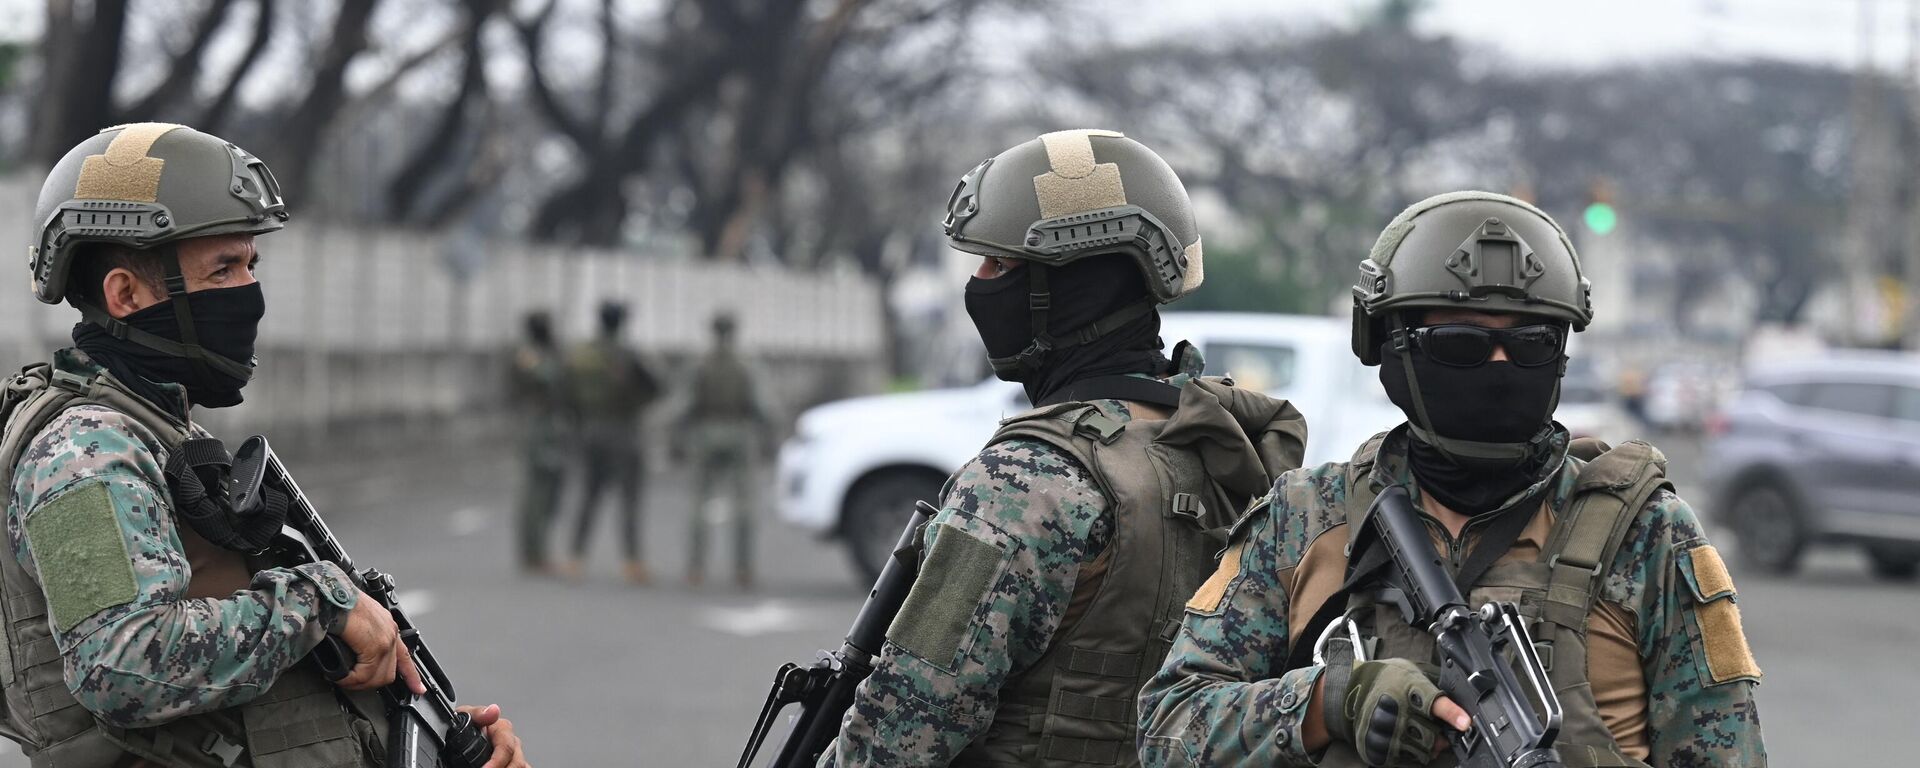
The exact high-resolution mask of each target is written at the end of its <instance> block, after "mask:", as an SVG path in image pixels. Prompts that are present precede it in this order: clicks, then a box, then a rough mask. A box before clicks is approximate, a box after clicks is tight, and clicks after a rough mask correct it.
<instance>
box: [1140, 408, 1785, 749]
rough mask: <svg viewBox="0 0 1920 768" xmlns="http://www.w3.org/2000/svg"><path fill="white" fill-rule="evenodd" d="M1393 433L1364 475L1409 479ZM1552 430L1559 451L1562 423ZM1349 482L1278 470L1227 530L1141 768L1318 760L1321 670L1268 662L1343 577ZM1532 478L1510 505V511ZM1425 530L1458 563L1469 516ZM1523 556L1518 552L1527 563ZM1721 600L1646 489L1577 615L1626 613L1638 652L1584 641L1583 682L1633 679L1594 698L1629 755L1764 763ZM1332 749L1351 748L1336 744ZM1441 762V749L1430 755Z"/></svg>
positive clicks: (1469, 538) (1155, 714) (1566, 494)
mask: <svg viewBox="0 0 1920 768" xmlns="http://www.w3.org/2000/svg"><path fill="white" fill-rule="evenodd" d="M1404 429H1405V428H1404V427H1403V428H1402V429H1401V430H1398V431H1396V432H1395V433H1392V434H1391V435H1390V436H1389V437H1388V438H1387V441H1386V443H1385V446H1384V447H1383V448H1382V449H1381V451H1380V453H1379V461H1378V462H1377V463H1376V464H1375V466H1374V467H1373V470H1372V472H1373V473H1374V477H1376V478H1378V479H1380V480H1381V481H1384V482H1386V483H1388V484H1395V483H1407V484H1411V482H1412V473H1411V470H1410V469H1408V467H1407V466H1406V464H1405V461H1404V458H1403V457H1404V451H1405V436H1404ZM1558 439H1559V440H1560V445H1561V448H1562V449H1563V450H1564V447H1565V437H1564V432H1562V433H1561V436H1560V437H1559V438H1558ZM1564 460H1565V462H1566V464H1565V466H1564V467H1563V468H1562V469H1561V471H1560V472H1558V473H1557V474H1554V475H1551V476H1550V477H1549V478H1548V479H1547V480H1543V481H1541V482H1542V484H1551V493H1550V494H1549V495H1548V496H1547V505H1548V510H1549V514H1553V515H1558V514H1560V513H1562V512H1564V511H1565V510H1566V509H1567V506H1568V502H1569V499H1570V497H1571V496H1572V494H1573V488H1574V482H1575V478H1576V475H1577V474H1578V472H1579V470H1580V468H1581V467H1582V466H1583V463H1582V462H1581V461H1580V460H1579V459H1577V458H1573V457H1566V458H1565V459H1564ZM1351 482H1352V481H1351V479H1350V468H1349V465H1348V464H1347V463H1345V462H1339V463H1330V464H1325V465H1322V466H1320V467H1317V468H1313V469H1302V470H1296V471H1293V472H1289V473H1287V474H1286V475H1284V476H1283V477H1282V478H1281V479H1280V481H1279V482H1278V483H1276V484H1275V486H1274V490H1273V492H1272V493H1271V494H1270V495H1268V496H1267V498H1266V499H1265V501H1264V502H1263V503H1262V504H1261V505H1260V506H1258V507H1256V508H1255V510H1254V511H1253V513H1252V514H1250V515H1249V517H1248V518H1246V519H1245V520H1243V521H1242V523H1241V524H1240V525H1239V526H1238V527H1237V529H1236V531H1235V532H1234V535H1233V537H1232V540H1231V542H1232V543H1231V545H1230V547H1229V549H1228V550H1227V553H1226V559H1225V560H1224V561H1223V562H1222V564H1221V569H1220V571H1219V572H1218V573H1216V574H1215V576H1214V579H1213V580H1211V581H1209V582H1208V584H1207V585H1206V586H1205V587H1203V588H1202V589H1201V590H1200V592H1199V593H1198V594H1196V596H1195V598H1194V602H1193V603H1190V604H1189V605H1188V615H1187V619H1186V622H1185V625H1184V626H1183V627H1182V628H1181V631H1180V635H1179V637H1178V639H1177V640H1176V641H1175V644H1174V646H1173V651H1172V653H1171V654H1169V656H1168V657H1167V659H1166V662H1165V664H1164V666H1163V667H1162V668H1161V670H1160V672H1159V674H1158V675H1157V676H1155V677H1154V679H1153V681H1152V682H1150V683H1149V684H1148V685H1147V687H1146V689H1145V690H1144V691H1143V692H1142V697H1141V702H1140V721H1141V728H1142V745H1141V747H1142V760H1143V763H1145V764H1146V765H1165V766H1180V765H1202V766H1204V765H1316V764H1317V761H1318V760H1319V759H1320V758H1321V756H1320V755H1314V754H1309V753H1308V752H1306V751H1305V748H1304V746H1303V741H1302V730H1301V728H1302V725H1303V720H1304V718H1305V716H1306V713H1307V711H1308V703H1309V701H1310V699H1311V698H1312V692H1313V688H1314V684H1315V682H1316V681H1317V680H1318V679H1319V678H1320V676H1321V672H1322V670H1323V669H1324V667H1322V666H1319V665H1313V666H1308V667H1305V668H1301V669H1295V670H1291V671H1288V670H1284V669H1281V668H1279V667H1280V665H1282V664H1283V663H1284V660H1285V659H1287V658H1288V654H1289V651H1290V649H1291V648H1292V646H1293V644H1295V643H1303V642H1304V643H1312V642H1313V641H1314V638H1310V637H1301V636H1300V633H1301V632H1302V630H1303V627H1300V626H1297V624H1298V623H1300V622H1304V621H1305V617H1307V616H1310V615H1312V614H1313V613H1314V612H1315V611H1317V610H1318V609H1319V607H1320V604H1321V603H1323V602H1324V601H1325V600H1326V599H1327V597H1328V595H1329V594H1330V593H1331V592H1332V587H1337V585H1338V584H1339V581H1340V578H1341V576H1343V575H1344V570H1345V567H1346V554H1345V552H1344V547H1345V543H1346V540H1347V529H1348V527H1349V526H1348V520H1349V517H1348V514H1349V509H1348V506H1349V504H1350V502H1351V500H1352V499H1353V498H1354V496H1355V495H1356V494H1357V493H1359V489H1356V488H1353V487H1351ZM1409 487H1412V486H1411V485H1410V486H1409ZM1539 487H1540V484H1536V486H1535V488H1534V489H1528V490H1527V491H1523V492H1521V493H1520V494H1518V495H1516V496H1515V497H1514V498H1513V499H1509V501H1508V502H1507V504H1508V506H1509V507H1510V506H1511V505H1512V504H1513V503H1514V502H1515V501H1516V500H1518V499H1519V498H1524V497H1526V496H1528V495H1530V494H1531V492H1532V491H1533V490H1535V489H1537V488H1539ZM1414 492H1415V493H1416V494H1417V493H1418V489H1417V487H1415V488H1414ZM1416 502H1417V498H1416ZM1361 503H1364V502H1361ZM1416 508H1418V504H1417V503H1416ZM1493 516H1494V515H1487V516H1483V517H1484V518H1491V517H1493ZM1478 519H1481V518H1476V520H1478ZM1548 522H1549V521H1542V520H1536V525H1544V524H1546V523H1548ZM1429 527H1430V528H1433V529H1435V530H1434V533H1435V539H1436V541H1435V544H1436V547H1437V548H1438V549H1439V551H1440V553H1441V554H1442V556H1443V558H1445V560H1446V562H1447V565H1448V568H1449V570H1450V571H1451V570H1453V569H1457V568H1458V567H1459V564H1460V561H1461V559H1462V558H1463V557H1464V554H1463V553H1464V552H1467V551H1471V549H1472V546H1473V543H1474V540H1475V539H1476V538H1477V534H1478V531H1477V526H1475V525H1474V524H1473V523H1469V527H1468V528H1466V529H1464V530H1463V531H1462V537H1461V540H1460V541H1452V540H1451V537H1450V536H1448V535H1447V534H1446V532H1445V529H1444V527H1443V526H1441V525H1440V524H1439V523H1438V522H1437V521H1433V520H1431V519H1429ZM1537 554H1538V550H1537V549H1536V550H1532V551H1530V552H1528V556H1527V557H1526V558H1525V559H1528V560H1531V559H1532V557H1533V556H1537ZM1506 562H1508V561H1507V560H1504V559H1503V560H1502V561H1500V563H1497V564H1496V565H1495V571H1497V570H1498V569H1500V568H1501V565H1502V564H1505V563H1506ZM1495 571H1489V574H1492V573H1494V572H1495ZM1328 576H1331V581H1329V580H1328V578H1327V577H1328ZM1486 581H1487V579H1483V580H1482V582H1483V583H1485V582H1486ZM1309 584H1312V585H1314V586H1311V587H1306V588H1303V589H1302V590H1301V591H1302V592H1307V591H1311V592H1314V593H1315V594H1293V593H1292V591H1291V590H1292V588H1293V587H1294V586H1295V585H1309ZM1329 585H1331V586H1329ZM1733 596H1734V593H1733V586H1732V582H1731V581H1730V580H1727V579H1726V578H1725V569H1724V566H1722V565H1720V564H1719V558H1718V556H1717V554H1714V553H1713V550H1712V549H1711V547H1710V546H1709V545H1708V543H1707V539H1706V534H1705V532H1704V530H1703V529H1702V527H1701V525H1700V521H1699V518H1698V517H1697V516H1696V515H1695V514H1694V512H1693V509H1692V508H1691V507H1689V506H1687V504H1686V502H1684V501H1682V500H1681V499H1680V498H1679V497H1678V496H1677V495H1675V494H1674V493H1673V492H1672V491H1670V490H1666V489H1661V490H1659V491H1657V492H1655V493H1654V495H1653V496H1652V498H1651V499H1650V500H1649V501H1648V502H1647V503H1646V505H1645V506H1644V508H1642V509H1641V510H1640V511H1639V514H1638V515H1637V516H1636V518H1635V519H1634V520H1633V522H1632V523H1631V525H1630V527H1629V528H1628V529H1627V532H1626V535H1625V538H1624V540H1623V544H1622V546H1621V547H1620V549H1619V550H1618V553H1617V555H1616V556H1615V557H1614V558H1613V561H1612V563H1611V564H1610V566H1609V567H1608V568H1607V571H1606V575H1605V577H1604V579H1603V580H1602V581H1601V582H1600V592H1599V593H1598V597H1599V599H1600V601H1601V603H1600V604H1598V605H1596V606H1595V610H1594V613H1593V619H1592V620H1590V621H1591V622H1592V625H1593V627H1594V628H1593V629H1592V630H1590V637H1591V636H1597V635H1599V634H1601V633H1602V632H1603V630H1602V628H1601V625H1602V624H1603V623H1611V624H1619V622H1607V621H1604V620H1603V614H1605V615H1611V616H1621V617H1624V619H1625V621H1624V626H1625V628H1626V631H1627V632H1628V633H1629V634H1630V636H1631V644H1632V646H1634V647H1635V648H1636V649H1637V660H1638V665H1637V667H1638V668H1637V669H1634V668H1632V667H1633V666H1634V665H1633V664H1631V663H1629V664H1627V665H1626V666H1627V667H1628V668H1627V669H1624V670H1621V669H1612V670H1603V669H1602V666H1603V664H1604V662H1602V661H1601V660H1600V657H1601V651H1599V650H1598V645H1596V646H1595V648H1596V650H1595V651H1593V655H1591V656H1589V664H1588V676H1589V677H1590V678H1593V684H1594V686H1595V687H1596V688H1599V687H1602V686H1606V687H1610V688H1613V689H1620V688H1623V687H1624V688H1626V689H1629V690H1633V689H1635V688H1634V686H1635V685H1636V684H1637V685H1639V686H1640V687H1639V688H1638V690H1643V691H1644V696H1643V698H1642V697H1635V698H1636V699H1639V700H1640V701H1636V702H1625V703H1616V704H1615V705H1614V706H1612V707H1609V706H1608V705H1607V703H1606V702H1605V701H1604V699H1606V698H1608V697H1604V696H1603V697H1602V698H1603V702H1602V705H1601V715H1602V717H1603V719H1605V720H1606V721H1607V722H1606V726H1607V727H1608V728H1609V729H1610V730H1611V731H1612V734H1613V736H1614V738H1615V741H1617V742H1618V743H1619V745H1620V747H1621V748H1622V749H1623V750H1624V751H1625V752H1626V753H1627V754H1629V755H1631V756H1632V757H1633V758H1635V759H1639V760H1644V761H1645V762H1647V763H1649V764H1651V765H1654V766H1661V767H1663V768H1664V767H1668V766H1673V767H1678V766H1702V767H1704V766H1762V765H1765V763H1766V754H1765V751H1764V749H1763V748H1762V746H1761V739H1760V721H1759V712H1758V710H1757V709H1756V707H1755V704H1754V686H1755V685H1756V684H1757V683H1758V681H1759V676H1760V670H1759V668H1758V666H1757V665H1755V664H1754V662H1753V659H1752V656H1751V655H1750V654H1749V653H1748V652H1747V650H1746V641H1745V639H1744V637H1743V636H1741V635H1740V629H1739V618H1738V612H1737V609H1736V608H1735V607H1734V605H1733ZM1470 599H1471V601H1472V602H1475V603H1476V605H1477V604H1478V602H1479V601H1481V600H1484V599H1487V596H1486V595H1484V594H1482V593H1481V592H1480V591H1478V590H1476V591H1475V592H1474V594H1473V595H1471V596H1470ZM1499 599H1512V596H1511V595H1507V596H1501V597H1500V598H1499ZM1596 642H1598V640H1597V639H1596ZM1710 649H1711V652H1712V653H1713V656H1712V657H1711V658H1710V657H1709V651H1710ZM1629 658H1631V657H1629ZM1623 672H1624V673H1625V675H1624V680H1623V676H1622V673H1623ZM1603 678H1605V679H1603ZM1562 698H1563V700H1565V698H1566V694H1564V693H1563V694H1562ZM1641 701H1643V703H1640V702H1641ZM1635 704H1637V706H1635ZM1332 746H1333V748H1336V749H1340V748H1345V749H1347V750H1348V754H1350V753H1351V750H1350V747H1345V746H1344V745H1342V744H1340V743H1339V742H1337V741H1336V743H1335V744H1334V745H1332ZM1563 757H1569V756H1568V755H1567V754H1566V753H1565V752H1563ZM1452 761H1453V758H1452V755H1451V753H1450V752H1447V753H1443V755H1442V757H1441V758H1439V759H1438V760H1436V762H1435V764H1436V765H1451V764H1452ZM1569 764H1570V765H1572V764H1577V763H1576V762H1575V761H1573V760H1569Z"/></svg>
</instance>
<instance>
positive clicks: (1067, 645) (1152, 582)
mask: <svg viewBox="0 0 1920 768" xmlns="http://www.w3.org/2000/svg"><path fill="white" fill-rule="evenodd" d="M945 228H946V234H947V237H948V238H949V240H950V241H951V242H952V244H953V246H954V247H955V248H958V249H961V250H963V251H967V252H970V253H974V254H978V255H980V256H982V257H983V258H982V260H981V263H980V267H979V269H978V271H976V272H975V274H974V276H973V279H971V280H969V281H968V283H967V286H966V292H965V299H966V308H967V314H968V315H969V316H971V317H972V319H973V322H974V325H975V327H976V328H977V329H978V330H979V332H980V338H981V340H982V341H984V342H985V344H986V349H987V354H988V360H989V362H990V363H991V364H992V366H993V369H994V373H995V374H996V375H997V376H999V377H1000V378H1002V379H1006V380H1009V381H1017V382H1020V383H1021V384H1022V385H1024V386H1025V388H1026V391H1027V395H1028V397H1029V398H1030V399H1031V401H1032V402H1033V403H1034V404H1035V405H1036V406H1038V407H1037V408H1035V409H1033V410H1030V411H1027V412H1025V413H1022V414H1019V415H1016V416H1014V417H1012V418H1009V419H1007V420H1006V421H1003V422H1001V425H1000V429H999V430H998V432H996V433H995V434H994V436H993V437H992V439H990V440H989V441H988V443H987V446H986V447H985V448H984V449H982V450H981V452H980V454H979V455H978V456H977V457H975V458H974V459H973V460H971V461H969V462H968V463H967V465H966V466H964V467H962V468H961V469H960V471H959V472H958V473H957V474H955V475H954V476H953V477H952V479H950V480H949V481H948V484H947V489H946V490H945V492H944V494H943V499H942V504H943V507H942V509H941V510H940V513H939V514H938V515H937V516H936V517H935V518H934V519H933V521H932V522H931V523H930V524H929V525H928V526H927V527H926V530H925V532H924V534H923V535H922V542H921V546H922V554H921V558H920V570H919V573H918V577H917V579H916V580H915V582H914V584H913V589H912V591H911V593H910V595H909V597H908V598H907V601H906V603H905V605H904V606H903V607H902V608H901V610H900V613H899V615H898V616H897V618H895V619H894V621H893V623H892V625H891V627H889V629H888V631H887V641H886V643H885V644H884V646H883V649H882V651H881V654H880V657H879V659H878V662H877V664H876V666H875V669H874V672H873V675H872V676H871V677H869V678H868V679H867V680H866V681H864V682H863V683H862V684H861V686H860V688H859V690H858V692H857V693H856V694H855V698H854V702H853V705H852V708H851V709H850V710H849V711H848V714H847V717H846V720H845V721H844V723H843V724H842V729H841V732H840V737H839V740H838V741H837V742H835V744H834V745H833V747H832V748H831V749H829V750H828V751H827V753H826V754H825V755H824V756H823V757H822V760H821V764H822V765H837V766H875V765H885V766H892V765H949V764H953V765H1062V766H1064V765H1070V764H1083V763H1090V764H1095V765H1134V764H1137V761H1136V759H1135V750H1134V738H1135V736H1134V727H1133V724H1132V717H1131V716H1130V713H1131V712H1132V711H1133V706H1134V697H1135V695H1136V692H1137V691H1139V689H1140V685H1141V684H1142V683H1143V682H1145V681H1146V678H1147V676H1148V675H1149V674H1151V673H1152V672H1153V668H1154V662H1155V661H1156V660H1157V659H1159V658H1161V657H1162V656H1163V655H1164V653H1165V651H1166V648H1167V642H1168V640H1169V639H1170V638H1171V636H1172V629H1173V627H1174V626H1175V625H1176V624H1177V623H1178V621H1179V616H1180V604H1181V601H1183V600H1185V599H1186V595H1188V594H1191V593H1192V591H1193V588H1194V587H1195V586H1197V585H1198V584H1199V583H1200V581H1201V579H1202V578H1204V577H1205V574H1206V572H1207V571H1208V569H1210V568H1211V566H1212V562H1213V561H1212V554H1213V553H1214V552H1216V551H1218V550H1219V546H1220V545H1219V541H1220V537H1222V536H1223V535H1224V528H1225V527H1226V525H1227V524H1228V522H1229V521H1230V520H1231V519H1232V516H1233V514H1234V513H1235V512H1237V511H1238V510H1240V509H1243V508H1244V506H1245V505H1246V504H1247V503H1249V502H1250V501H1251V500H1252V499H1253V498H1254V497H1256V496H1257V495H1258V494H1260V493H1263V492H1265V490H1266V489H1267V487H1268V486H1269V484H1270V483H1271V482H1272V480H1273V478H1274V477H1275V476H1276V475H1277V474H1278V473H1279V472H1281V471H1283V470H1285V469H1289V468H1292V467H1295V466H1298V465H1299V463H1300V457H1301V455H1302V453H1303V451H1304V450H1305V441H1306V425H1305V423H1304V422H1303V421H1302V420H1301V418H1300V415H1299V413H1298V412H1297V411H1295V410H1294V408H1293V407H1292V406H1291V405H1289V404H1287V403H1286V402H1284V401H1279V400H1274V399H1271V398H1268V397H1266V396H1264V395H1260V394H1256V393H1253V392H1249V391H1246V390H1242V389H1237V388H1235V387H1233V386H1232V385H1231V383H1230V382H1226V381H1222V380H1219V379H1199V378H1196V375H1197V374H1198V372H1199V371H1198V368H1199V365H1198V359H1197V358H1198V355H1197V354H1194V353H1191V351H1190V350H1191V347H1190V346H1189V345H1186V344H1184V343H1182V344H1181V345H1180V346H1178V347H1176V348H1175V350H1176V351H1175V354H1174V360H1179V361H1181V362H1180V364H1178V365H1176V363H1174V362H1171V361H1169V359H1168V358H1167V356H1166V355H1165V354H1164V353H1163V352H1162V349H1163V347H1162V345H1161V340H1160V315H1159V310H1158V305H1160V304H1163V303H1166V302H1170V301H1173V300H1174V299H1177V298H1179V297H1181V296H1184V295H1186V294H1187V293H1189V292H1191V291H1193V290H1194V289H1195V288H1197V287H1199V285H1200V282H1201V279H1202V277H1203V272H1202V264H1201V251H1200V236H1199V232H1198V230H1197V228H1196V226H1195V224H1194V219H1193V211H1192V208H1191V207H1190V205H1189V203H1188V200H1187V193H1186V189H1185V188H1184V187H1182V186H1181V184H1180V179H1179V178H1178V177H1176V176H1175V175H1174V173H1173V169H1172V168H1169V167H1168V166H1167V164H1166V161H1164V160H1162V159H1161V158H1160V157H1159V156H1158V155H1156V154H1154V153H1153V151H1152V150H1149V149H1147V148H1146V147H1145V146H1142V145H1141V144H1139V143H1138V142H1135V141H1133V140H1131V139H1128V138H1125V137H1123V136H1121V135H1120V134H1118V133H1114V132H1112V131H1090V130H1077V131H1060V132H1056V133H1049V134H1046V135H1044V136H1041V137H1040V138H1038V139H1035V140H1032V141H1028V142H1026V143H1023V144H1020V145H1018V146H1015V147H1013V148H1012V149H1009V150H1007V151H1005V152H1002V153H1000V154H999V155H997V156H995V157H993V158H991V159H989V160H987V161H986V162H983V163H981V164H980V165H979V166H977V167H975V168H974V169H973V170H972V171H971V172H969V173H967V174H966V175H965V176H964V177H963V178H962V179H961V180H960V184H959V187H958V188H957V189H956V190H955V192H954V194H953V197H952V198H951V200H950V202H949V212H948V217H947V221H946V225H945ZM902 515H903V516H904V515H905V510H902Z"/></svg>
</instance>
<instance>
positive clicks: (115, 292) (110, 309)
mask: <svg viewBox="0 0 1920 768" xmlns="http://www.w3.org/2000/svg"><path fill="white" fill-rule="evenodd" d="M163 298H164V297H162V296H161V294H160V292H159V291H156V290H154V288H153V286H151V285H148V284H147V281H145V280H142V279H141V278H140V276H139V275H137V274H134V272H133V270H130V269H127V268H126V267H114V268H113V269H111V270H108V271H107V275H106V277H103V278H101V279H100V301H101V303H103V304H105V305H106V306H104V307H102V309H105V310H106V311H107V314H108V315H112V316H113V318H114V319H116V320H120V319H125V318H126V316H127V315H131V314H133V313H135V312H138V311H140V310H143V309H146V308H147V307H151V306H153V305H155V304H158V303H160V302H161V300H162V299H163Z"/></svg>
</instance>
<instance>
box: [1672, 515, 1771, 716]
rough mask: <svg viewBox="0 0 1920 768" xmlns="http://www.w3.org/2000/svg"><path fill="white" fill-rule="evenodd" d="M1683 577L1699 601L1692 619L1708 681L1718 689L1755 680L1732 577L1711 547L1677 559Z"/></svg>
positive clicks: (1754, 666)
mask: <svg viewBox="0 0 1920 768" xmlns="http://www.w3.org/2000/svg"><path fill="white" fill-rule="evenodd" d="M1681 563H1682V564H1683V568H1685V570H1686V573H1685V574H1684V575H1685V576H1686V579H1687V583H1688V585H1689V586H1691V587H1692V588H1693V592H1694V599H1696V600H1698V601H1699V606H1698V607H1697V608H1696V609H1695V615H1696V616H1697V617H1698V619H1699V622H1700V640H1701V645H1702V646H1703V649H1704V650H1705V652H1706V657H1707V674H1708V678H1709V680H1710V681H1711V682H1712V683H1713V684H1715V685H1718V684H1720V683H1726V682H1731V681H1734V680H1757V679H1759V678H1760V664H1759V662H1757V661H1755V660H1754V658H1753V648H1752V647H1751V646H1750V645H1748V644H1747V633H1746V630H1745V629H1744V628H1743V627H1742V626H1741V623H1740V606H1739V605H1738V604H1736V603H1735V602H1734V594H1735V591H1734V588H1733V576H1732V575H1731V574H1729V573H1728V572H1727V564H1726V561H1724V560H1721V559H1720V552H1719V551H1718V550H1716V549H1714V548H1713V545H1712V544H1702V545H1700V546H1697V547H1694V548H1692V549H1689V550H1687V553H1686V556H1685V557H1684V558H1682V559H1681Z"/></svg>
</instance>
